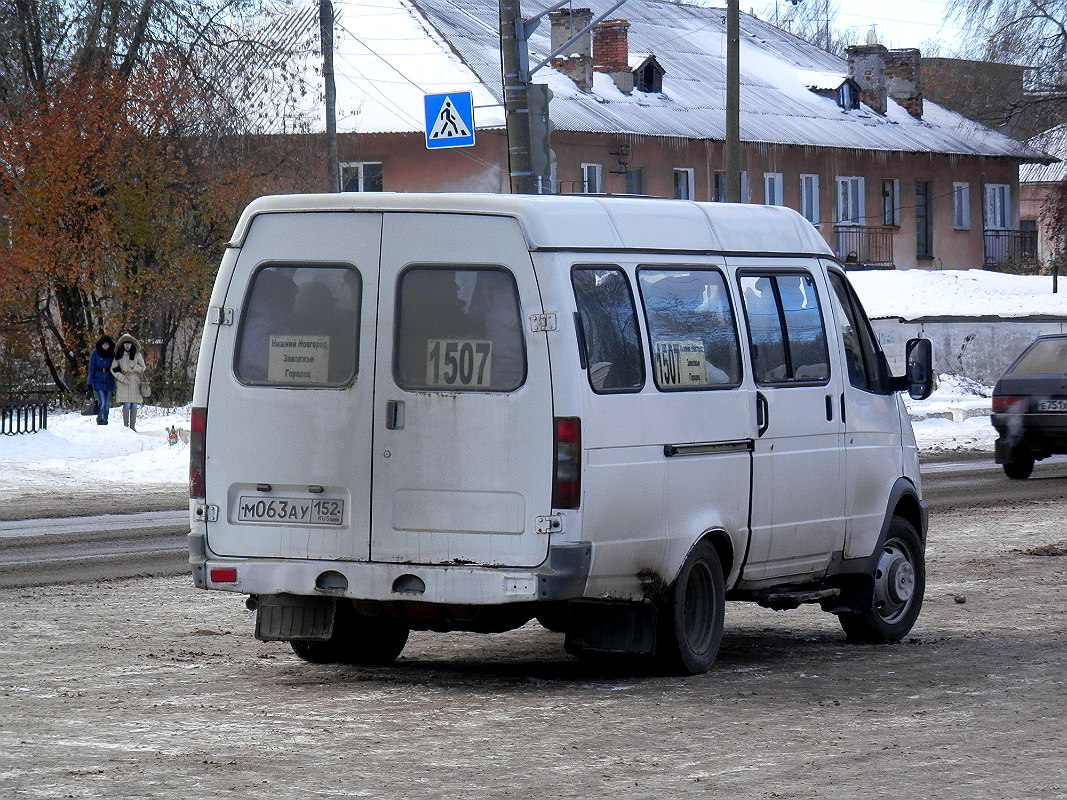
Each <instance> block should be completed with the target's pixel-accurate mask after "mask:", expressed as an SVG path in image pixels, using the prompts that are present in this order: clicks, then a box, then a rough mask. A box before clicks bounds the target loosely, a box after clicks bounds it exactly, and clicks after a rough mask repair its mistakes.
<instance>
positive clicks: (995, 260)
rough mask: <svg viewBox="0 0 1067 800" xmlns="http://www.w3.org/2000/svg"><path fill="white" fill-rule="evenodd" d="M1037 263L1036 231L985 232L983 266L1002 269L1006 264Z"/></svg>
mask: <svg viewBox="0 0 1067 800" xmlns="http://www.w3.org/2000/svg"><path fill="white" fill-rule="evenodd" d="M1036 263H1037V231H999V230H987V231H986V232H985V266H987V267H1003V266H1005V265H1008V264H1014V265H1019V266H1023V265H1032V264H1036Z"/></svg>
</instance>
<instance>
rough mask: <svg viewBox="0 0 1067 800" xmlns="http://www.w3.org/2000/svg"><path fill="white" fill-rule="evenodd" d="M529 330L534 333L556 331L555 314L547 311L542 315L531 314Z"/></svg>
mask: <svg viewBox="0 0 1067 800" xmlns="http://www.w3.org/2000/svg"><path fill="white" fill-rule="evenodd" d="M530 330H531V331H533V332H534V333H542V332H545V331H554V330H556V312H555V311H547V312H545V313H544V314H531V315H530Z"/></svg>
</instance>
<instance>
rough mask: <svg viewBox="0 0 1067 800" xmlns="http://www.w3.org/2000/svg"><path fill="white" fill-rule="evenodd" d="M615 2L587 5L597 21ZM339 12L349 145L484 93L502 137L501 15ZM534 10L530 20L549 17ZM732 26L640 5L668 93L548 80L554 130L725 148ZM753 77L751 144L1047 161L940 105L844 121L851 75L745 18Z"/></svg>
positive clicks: (641, 27) (343, 120)
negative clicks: (441, 103)
mask: <svg viewBox="0 0 1067 800" xmlns="http://www.w3.org/2000/svg"><path fill="white" fill-rule="evenodd" d="M311 1H312V0H296V2H300V3H307V2H311ZM545 2H546V4H547V0H545ZM609 2H610V0H590V1H589V2H586V1H585V0H583V2H582V3H581V5H582V6H583V7H585V6H588V7H590V8H592V10H593V14H594V17H595V16H598V15H599V14H601V13H602V12H604V11H605V10H607V8H608V7H609ZM334 6H335V15H336V20H337V32H336V38H335V65H334V68H335V74H336V84H337V128H338V131H339V132H341V133H346V132H347V133H397V132H411V133H416V132H421V131H422V130H423V128H424V120H423V100H422V98H423V96H424V95H426V94H436V93H441V92H448V91H464V90H466V91H471V92H472V93H473V98H474V117H475V127H476V128H480V129H487V128H500V127H503V125H504V110H503V104H502V91H501V76H500V73H501V69H500V52H499V50H500V39H499V12H498V8H497V3H495V2H486V0H335V2H334ZM526 6H527V7H525V8H524V9H523V11H524V14H525V15H526V16H533V15H534V14H536V13H538V12H539V11H541V10H542V9H541V8H540V7H535V6H533V5H531V4H530V3H529V2H528V3H527V4H526ZM294 8H296V6H290V13H291V11H292V9H294ZM725 13H726V12H725V10H724V9H721V8H709V7H706V6H692V5H686V4H684V3H677V2H670V0H641V2H630V3H627V4H626V5H624V6H623V7H622V8H621V9H620V10H619V11H618V12H617V13H616V15H615V16H618V17H624V18H625V19H626V20H627V21H629V23H630V27H629V31H628V33H629V49H630V51H631V53H643V54H648V53H655V54H656V59H657V61H658V62H659V63H660V64H661V65H662V66H663V68H664V69H665V70H666V77H665V78H664V82H663V91H662V92H660V93H654V94H653V93H643V92H640V91H636V90H635V91H633V92H632V93H630V94H624V93H623V92H621V91H620V90H619V89H618V88H617V87H616V86H615V84H614V83H613V82H612V80H611V79H610V78H609V77H608V76H607V75H604V74H600V73H596V74H595V75H594V83H593V87H592V91H591V92H583V91H581V90H580V89H579V88H578V87H577V86H576V85H575V84H574V82H573V81H571V80H570V79H569V78H568V77H566V76H564V75H563V74H561V73H559V72H557V71H556V70H554V69H552V68H551V67H550V66H545V67H542V68H541V69H540V70H538V71H537V72H536V73H535V74H534V76H533V80H534V82H536V83H548V85H549V87H550V88H551V89H552V92H553V99H552V102H551V111H550V113H551V116H552V122H553V124H554V125H555V127H556V128H557V129H558V130H567V131H580V132H590V133H610V134H616V135H617V134H624V135H625V134H630V135H635V136H653V137H668V138H680V139H710V140H723V139H725V135H726V129H725V92H724V88H723V87H724V85H725V72H726V47H725V43H726V33H725V28H726V26H725V19H724V15H725ZM529 49H530V58H531V63H537V62H538V61H540V60H541V59H543V58H545V57H546V56H548V55H549V53H550V52H551V47H550V25H549V22H548V20H547V18H545V19H544V20H543V21H542V24H541V25H540V27H539V28H538V29H537V31H536V32H535V33H534V34H533V35H531V37H530V40H529ZM740 63H741V119H740V127H741V139H742V141H748V142H764V143H774V144H783V145H797V146H809V147H835V148H849V149H855V150H875V151H885V152H917V153H942V154H957V155H975V154H977V155H983V156H990V157H998V156H1000V157H1008V158H1013V159H1019V160H1021V161H1024V162H1026V161H1047V160H1048V159H1047V157H1046V156H1045V155H1044V154H1043V153H1040V152H1039V151H1037V150H1034V149H1032V148H1030V147H1027V146H1026V145H1023V144H1021V143H1019V142H1016V141H1015V140H1013V139H1009V138H1007V137H1005V136H1003V135H1002V134H999V133H997V132H995V131H992V130H990V129H988V128H985V127H983V126H981V125H978V124H976V123H974V122H971V121H970V120H967V119H965V118H964V117H962V116H960V115H959V114H956V113H954V112H951V111H948V110H946V109H944V108H941V107H940V106H938V105H936V104H934V103H932V102H930V101H928V100H927V101H925V104H924V105H925V113H924V115H923V119H921V120H920V119H915V118H914V117H912V116H911V115H910V114H908V113H907V111H905V110H904V109H903V108H902V107H901V106H899V105H898V104H896V103H895V102H893V101H892V100H889V101H888V110H887V113H886V114H885V115H884V116H883V115H879V114H877V113H875V112H873V111H871V110H870V109H869V108H867V107H866V106H861V107H860V108H859V109H857V110H852V111H845V110H843V109H841V108H840V107H839V106H838V105H837V103H836V102H835V100H834V99H833V98H830V97H825V96H820V95H819V94H817V93H816V92H814V91H812V89H811V87H817V88H822V87H827V86H830V85H833V84H834V82H835V80H836V85H838V86H839V85H840V84H841V83H842V82H844V80H845V79H846V78H847V77H848V67H847V64H846V62H845V61H843V60H842V59H840V58H838V57H837V56H834V55H832V54H830V53H827V52H824V51H823V50H820V49H819V48H817V47H815V46H813V45H811V44H809V43H807V42H805V41H803V40H801V39H798V38H797V37H795V36H792V35H791V34H789V33H786V32H785V31H782V30H779V29H778V28H775V27H774V26H773V25H770V24H769V23H766V22H763V21H761V20H758V19H756V18H755V17H752V16H749V15H747V14H741V52H740ZM304 64H305V74H307V75H310V76H311V78H309V82H313V81H314V80H317V81H318V82H319V83H320V84H321V77H319V72H320V71H321V70H320V65H319V56H318V55H317V54H315V53H311V52H308V53H305V54H304ZM320 94H321V93H320ZM307 100H308V103H309V105H308V108H307V111H308V113H309V114H311V115H312V116H314V118H315V119H316V120H318V122H313V125H315V124H317V125H318V127H319V128H320V129H322V128H323V127H324V123H323V122H322V121H321V120H322V119H323V113H322V111H321V108H322V103H321V98H320V97H319V96H318V95H317V94H316V93H311V94H309V95H308V98H307ZM316 104H317V108H316Z"/></svg>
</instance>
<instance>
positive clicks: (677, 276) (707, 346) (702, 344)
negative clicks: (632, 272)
mask: <svg viewBox="0 0 1067 800" xmlns="http://www.w3.org/2000/svg"><path fill="white" fill-rule="evenodd" d="M638 281H639V283H640V286H641V299H642V302H643V303H644V307H645V319H646V320H647V322H648V335H649V338H650V339H651V342H650V347H651V351H652V372H653V378H654V379H655V381H656V386H657V387H659V388H660V389H661V390H667V391H670V390H678V389H708V388H713V387H728V386H737V385H738V384H739V383H740V382H741V355H740V351H739V349H738V344H737V328H736V326H735V325H734V315H733V310H732V309H731V307H730V296H729V293H728V292H727V289H726V282H725V280H724V279H723V276H722V274H721V273H719V272H717V271H715V270H708V269H684V268H679V269H642V270H640V271H639V272H638Z"/></svg>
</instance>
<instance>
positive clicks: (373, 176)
mask: <svg viewBox="0 0 1067 800" xmlns="http://www.w3.org/2000/svg"><path fill="white" fill-rule="evenodd" d="M340 166H341V191H342V192H381V191H384V189H383V188H382V164H381V162H380V161H351V162H349V163H347V164H341V165H340Z"/></svg>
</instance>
